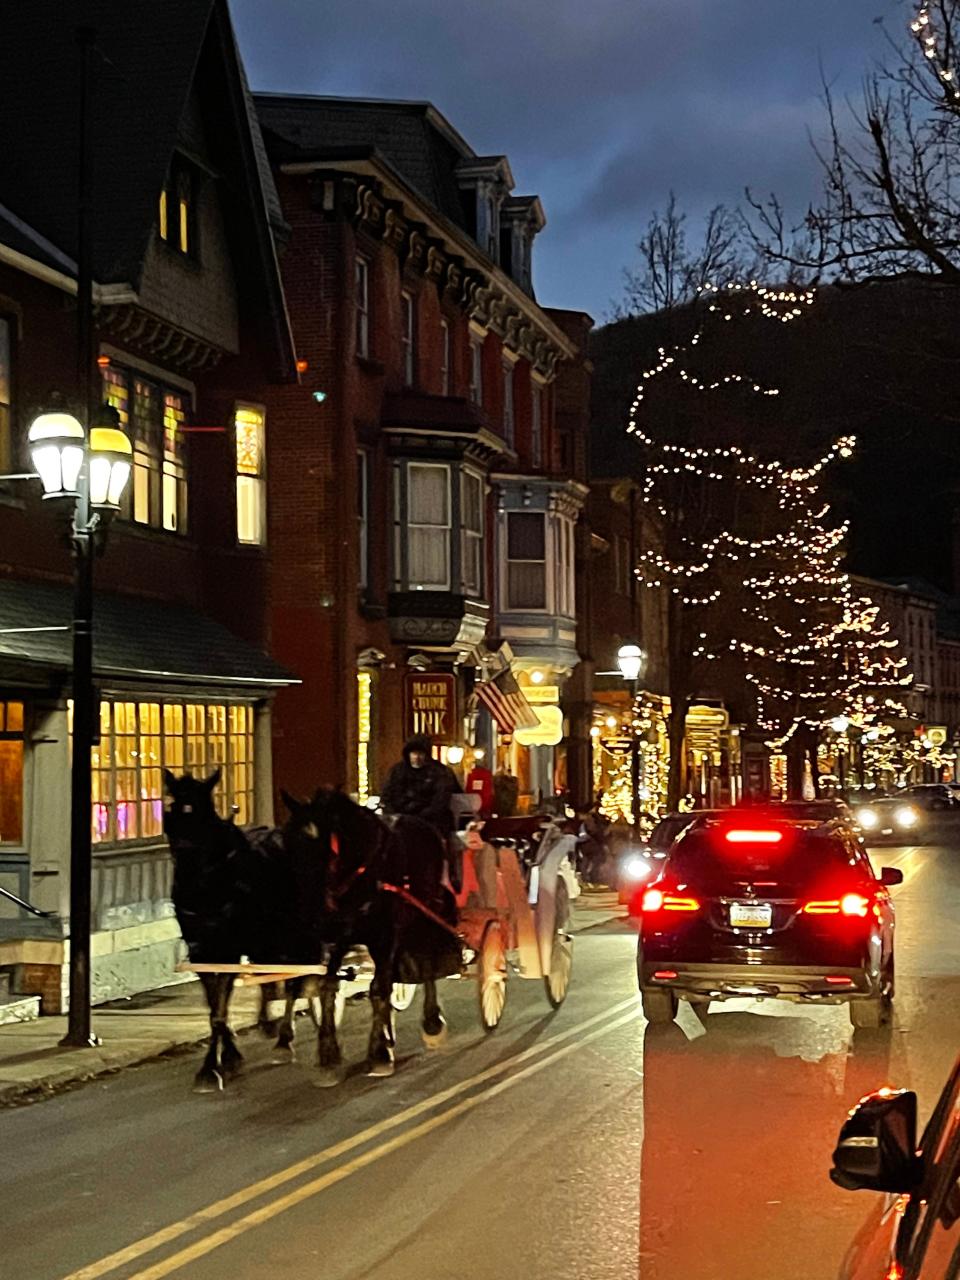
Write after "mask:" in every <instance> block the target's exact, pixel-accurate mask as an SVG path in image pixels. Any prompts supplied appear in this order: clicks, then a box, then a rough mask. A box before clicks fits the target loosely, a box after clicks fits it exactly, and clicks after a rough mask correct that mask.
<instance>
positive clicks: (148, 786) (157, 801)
mask: <svg viewBox="0 0 960 1280" xmlns="http://www.w3.org/2000/svg"><path fill="white" fill-rule="evenodd" d="M2 705H3V704H0V706H2ZM72 711H73V708H72V706H71V707H70V708H69V718H70V730H71V733H72V729H73V725H72ZM21 736H22V735H21ZM2 745H3V735H2V734H0V748H2ZM2 759H3V756H2V751H0V762H2ZM91 765H92V779H91V782H92V801H93V807H92V814H91V821H92V838H93V842H94V843H95V844H113V843H118V842H123V841H127V840H144V839H154V840H155V839H159V837H160V836H161V835H162V834H163V799H164V797H163V770H164V769H169V770H170V771H171V773H175V774H177V775H179V774H182V773H184V772H188V771H189V772H190V773H193V774H194V775H195V776H197V777H205V776H206V775H207V774H209V773H211V772H212V771H213V770H214V769H217V768H219V769H220V770H221V771H222V776H221V780H220V783H219V785H218V786H217V788H216V790H215V792H214V800H215V803H216V806H217V810H218V812H219V813H220V814H221V815H222V816H226V815H227V814H229V813H234V814H235V815H236V818H237V821H238V822H240V823H245V822H251V821H252V820H253V807H254V749H253V708H252V707H251V706H248V705H247V704H227V705H223V704H207V703H188V704H183V703H160V702H126V701H117V702H101V704H100V741H99V743H98V744H96V745H95V746H94V747H93V748H92V752H91ZM0 776H2V763H0ZM0 794H2V793H0ZM0 812H2V810H0Z"/></svg>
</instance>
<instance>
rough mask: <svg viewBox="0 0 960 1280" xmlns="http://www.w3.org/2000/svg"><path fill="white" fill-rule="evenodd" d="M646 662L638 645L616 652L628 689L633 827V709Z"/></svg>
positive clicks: (636, 809)
mask: <svg viewBox="0 0 960 1280" xmlns="http://www.w3.org/2000/svg"><path fill="white" fill-rule="evenodd" d="M646 661H647V655H646V654H645V653H644V652H643V650H642V649H641V648H640V646H639V645H638V644H624V645H621V646H620V648H619V650H618V651H617V666H618V667H619V668H620V674H621V675H622V676H623V678H624V680H626V682H627V686H628V687H629V689H630V797H631V809H632V812H633V825H634V826H638V825H639V822H640V742H639V739H638V738H637V734H636V730H635V728H634V724H633V708H634V704H635V703H636V701H637V681H638V680H639V679H640V673H641V671H642V670H643V669H644V667H645V666H646Z"/></svg>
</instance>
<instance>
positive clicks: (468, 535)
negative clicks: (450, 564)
mask: <svg viewBox="0 0 960 1280" xmlns="http://www.w3.org/2000/svg"><path fill="white" fill-rule="evenodd" d="M460 576H461V579H462V581H463V593H464V595H469V596H482V595H483V577H484V575H483V477H482V476H478V475H477V474H476V472H474V471H462V472H461V473H460Z"/></svg>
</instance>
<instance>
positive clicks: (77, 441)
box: [27, 411, 84, 498]
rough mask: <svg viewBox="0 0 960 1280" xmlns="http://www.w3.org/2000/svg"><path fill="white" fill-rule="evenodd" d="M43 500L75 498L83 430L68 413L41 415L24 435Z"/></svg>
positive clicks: (78, 478) (81, 453)
mask: <svg viewBox="0 0 960 1280" xmlns="http://www.w3.org/2000/svg"><path fill="white" fill-rule="evenodd" d="M27 443H28V444H29V446H30V457H31V460H32V461H33V466H34V470H35V471H36V473H37V475H38V476H39V477H40V483H41V484H42V485H43V496H44V498H75V497H77V494H78V493H79V483H80V469H81V467H82V466H83V445H84V430H83V427H82V426H81V425H80V423H79V422H78V421H77V419H76V418H75V417H74V416H73V414H70V413H62V412H59V411H58V412H54V413H41V414H40V416H39V417H38V418H34V420H33V422H32V423H31V424H30V430H29V431H28V432H27Z"/></svg>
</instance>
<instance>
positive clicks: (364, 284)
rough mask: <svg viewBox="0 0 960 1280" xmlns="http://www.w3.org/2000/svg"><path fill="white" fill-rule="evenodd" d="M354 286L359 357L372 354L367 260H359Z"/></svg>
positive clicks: (368, 267) (355, 271)
mask: <svg viewBox="0 0 960 1280" xmlns="http://www.w3.org/2000/svg"><path fill="white" fill-rule="evenodd" d="M354 286H355V293H356V312H357V332H356V346H357V355H358V356H369V354H370V265H369V263H368V262H367V260H366V258H357V261H356V266H355V268H354Z"/></svg>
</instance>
